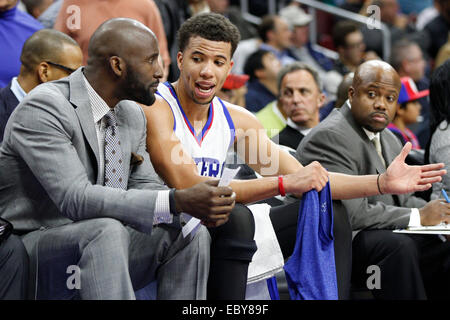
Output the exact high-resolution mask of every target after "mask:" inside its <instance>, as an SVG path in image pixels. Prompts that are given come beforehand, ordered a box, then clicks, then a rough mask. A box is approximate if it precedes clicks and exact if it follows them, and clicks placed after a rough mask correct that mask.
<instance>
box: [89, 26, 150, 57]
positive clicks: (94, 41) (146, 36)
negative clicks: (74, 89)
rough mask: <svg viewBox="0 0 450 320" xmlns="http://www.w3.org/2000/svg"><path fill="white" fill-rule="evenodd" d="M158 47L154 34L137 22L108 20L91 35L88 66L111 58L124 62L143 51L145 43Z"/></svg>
mask: <svg viewBox="0 0 450 320" xmlns="http://www.w3.org/2000/svg"><path fill="white" fill-rule="evenodd" d="M148 42H150V43H152V44H153V45H156V46H158V42H157V39H156V36H155V34H154V33H153V31H152V30H150V29H149V28H148V27H147V26H145V25H144V24H142V23H141V22H139V21H136V20H133V19H128V18H115V19H110V20H108V21H106V22H104V23H103V24H101V25H100V26H99V27H98V29H97V30H96V31H95V32H94V34H93V35H92V37H91V39H90V41H89V47H88V55H89V59H88V63H87V64H88V65H89V64H91V63H97V61H99V60H103V61H105V60H104V58H109V57H111V56H119V57H121V58H123V59H125V60H127V59H129V58H130V57H132V56H133V55H134V54H135V53H136V52H137V51H139V50H144V47H145V44H146V43H148Z"/></svg>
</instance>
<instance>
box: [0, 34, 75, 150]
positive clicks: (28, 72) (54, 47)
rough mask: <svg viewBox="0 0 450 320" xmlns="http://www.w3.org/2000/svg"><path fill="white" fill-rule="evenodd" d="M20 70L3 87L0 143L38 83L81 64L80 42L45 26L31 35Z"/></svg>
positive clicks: (70, 70) (24, 50) (59, 75)
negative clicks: (12, 115)
mask: <svg viewBox="0 0 450 320" xmlns="http://www.w3.org/2000/svg"><path fill="white" fill-rule="evenodd" d="M20 61H21V63H22V65H21V67H20V73H19V75H18V76H17V77H14V78H13V79H12V80H11V82H10V83H9V84H8V85H7V86H6V87H5V88H2V89H0V144H1V142H2V140H3V132H4V131H5V126H6V123H7V122H8V119H9V117H10V116H11V113H12V112H13V111H14V109H15V108H16V106H17V105H18V104H19V103H20V102H21V101H22V100H23V98H25V95H26V94H27V93H28V92H30V91H31V90H32V89H33V88H34V87H36V86H37V85H39V84H41V83H44V82H47V81H52V80H58V79H61V78H64V77H67V76H68V75H69V74H71V73H72V72H73V71H75V70H76V69H78V68H79V67H80V66H81V63H82V61H83V53H82V52H81V49H80V46H79V45H78V43H77V42H76V41H75V40H73V39H72V38H71V37H69V36H68V35H66V34H65V33H62V32H60V31H56V30H52V29H43V30H40V31H37V32H35V33H34V34H33V35H32V36H31V37H29V38H28V39H27V40H26V41H25V44H24V45H23V48H22V53H21V55H20Z"/></svg>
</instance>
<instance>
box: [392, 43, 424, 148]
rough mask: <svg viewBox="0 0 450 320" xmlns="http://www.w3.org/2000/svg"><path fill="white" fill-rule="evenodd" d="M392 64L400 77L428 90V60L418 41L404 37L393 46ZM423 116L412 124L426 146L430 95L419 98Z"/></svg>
mask: <svg viewBox="0 0 450 320" xmlns="http://www.w3.org/2000/svg"><path fill="white" fill-rule="evenodd" d="M391 65H392V66H393V67H394V69H395V70H396V71H397V72H398V74H399V76H400V77H410V78H412V79H413V81H414V82H415V84H416V86H417V88H418V90H419V91H423V90H427V89H428V87H429V80H428V78H427V77H426V76H425V70H426V61H425V60H424V58H423V54H422V50H421V48H420V47H419V45H417V43H415V42H412V41H409V40H407V39H402V40H400V41H398V42H397V43H396V44H394V46H393V47H392V54H391ZM419 102H420V105H421V106H422V108H421V113H420V115H421V117H420V118H418V122H417V123H416V124H410V125H409V129H411V130H412V131H413V132H414V134H415V135H416V136H417V137H418V139H419V144H420V145H421V146H425V145H426V143H427V141H428V139H429V136H430V128H429V119H430V102H429V100H428V97H423V98H420V99H419Z"/></svg>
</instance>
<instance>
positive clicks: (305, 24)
mask: <svg viewBox="0 0 450 320" xmlns="http://www.w3.org/2000/svg"><path fill="white" fill-rule="evenodd" d="M279 15H280V17H283V18H284V19H285V20H286V21H287V22H288V23H289V26H290V28H291V30H292V38H291V39H292V46H291V48H290V49H291V52H292V53H293V54H294V55H295V57H296V58H297V59H298V60H300V61H303V62H305V63H307V64H308V65H310V66H311V67H312V68H314V69H315V70H317V72H318V73H319V76H320V79H321V80H322V81H324V80H325V78H326V74H327V72H328V71H330V70H332V69H333V62H332V61H331V60H330V59H328V58H327V57H326V56H325V55H324V54H323V53H321V52H319V51H317V50H316V49H314V48H313V46H312V44H311V43H310V42H309V23H310V22H311V20H312V16H311V15H309V14H307V13H306V12H305V11H303V9H302V8H300V7H299V6H297V5H289V6H286V7H284V8H283V9H281V10H280V12H279Z"/></svg>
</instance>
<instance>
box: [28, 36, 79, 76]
mask: <svg viewBox="0 0 450 320" xmlns="http://www.w3.org/2000/svg"><path fill="white" fill-rule="evenodd" d="M64 44H68V45H72V46H76V47H79V45H78V43H77V42H76V41H75V40H74V39H72V38H71V37H70V36H68V35H67V34H65V33H63V32H61V31H57V30H54V29H42V30H39V31H37V32H35V33H33V34H32V35H31V36H30V37H29V38H28V39H27V40H26V41H25V43H24V45H23V48H22V53H21V55H20V62H21V63H22V65H23V66H24V67H25V70H26V71H31V70H33V69H34V68H35V67H36V66H37V65H38V64H39V63H41V62H42V61H51V62H54V63H59V62H60V59H61V50H62V48H63V46H64Z"/></svg>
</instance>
